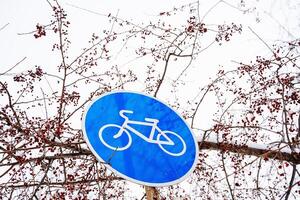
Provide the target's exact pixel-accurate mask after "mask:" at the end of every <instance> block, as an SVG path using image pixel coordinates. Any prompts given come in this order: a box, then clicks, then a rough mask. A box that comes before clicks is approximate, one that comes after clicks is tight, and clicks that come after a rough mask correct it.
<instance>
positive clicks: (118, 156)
mask: <svg viewBox="0 0 300 200" xmlns="http://www.w3.org/2000/svg"><path fill="white" fill-rule="evenodd" d="M121 110H130V111H132V112H133V113H125V114H124V115H125V116H126V117H128V119H129V120H130V121H134V122H142V123H148V124H149V122H145V118H152V119H157V120H159V122H158V123H157V127H159V129H158V130H156V131H155V132H154V135H153V139H152V140H151V141H150V142H149V141H146V140H145V139H143V137H141V136H140V135H138V134H136V133H134V132H132V131H131V130H129V129H128V128H126V130H127V131H128V133H129V136H128V135H127V134H126V132H124V131H123V132H122V134H121V135H120V136H119V137H117V138H114V137H113V136H115V135H116V134H117V133H118V131H119V130H120V129H121V127H122V125H124V122H125V118H124V117H122V116H120V111H121ZM104 126H106V128H104V129H102V132H101V131H100V129H101V128H102V127H104ZM127 126H130V127H132V128H133V129H134V130H137V131H138V132H139V133H140V134H142V135H144V137H145V138H149V136H150V132H151V129H152V127H151V126H146V125H144V124H130V123H129V122H128V124H127ZM123 127H124V126H123ZM83 130H84V134H85V139H86V141H87V143H88V144H89V147H90V148H91V150H92V151H93V153H94V154H95V155H96V156H97V158H98V159H99V160H101V161H105V162H106V163H108V164H109V166H110V168H111V169H112V170H113V171H114V172H116V173H118V174H119V175H121V176H122V177H124V178H126V179H129V180H131V181H133V182H136V183H139V184H144V185H150V186H165V185H171V184H174V183H177V182H179V181H182V180H183V179H184V178H186V176H187V175H188V174H189V173H190V172H191V171H192V170H193V168H194V166H195V164H196V160H197V156H198V155H197V154H198V149H197V143H196V141H195V137H194V136H193V134H192V132H191V131H190V129H189V127H188V126H187V125H186V123H185V122H184V120H183V119H182V117H180V116H179V115H178V114H177V113H176V112H175V111H173V110H172V109H171V108H170V107H169V106H167V105H165V104H164V103H162V102H160V101H159V100H157V99H155V98H153V97H150V96H147V95H143V94H140V93H134V92H126V91H119V92H113V93H108V94H106V95H103V96H101V97H99V98H98V99H96V100H94V101H93V102H92V104H91V105H90V106H89V108H88V109H87V111H86V113H85V116H84V121H83ZM159 130H161V131H162V132H163V134H165V135H167V136H168V137H169V139H170V140H172V142H174V145H173V144H161V146H162V147H163V148H164V149H165V151H164V150H163V149H162V148H161V147H160V146H159V145H158V143H159V142H161V141H164V142H168V139H166V138H165V137H164V135H161V134H162V133H161V132H159ZM164 131H171V132H173V133H175V135H174V134H172V133H169V132H164ZM176 134H177V135H179V137H181V138H182V140H183V141H184V143H185V147H184V144H183V143H182V141H181V140H180V138H179V137H177V136H176ZM100 135H101V137H102V138H103V140H104V141H105V142H106V143H107V144H108V145H110V146H111V147H108V145H107V144H104V143H103V142H102V141H101V140H100ZM159 135H160V136H159ZM129 137H131V144H130V146H129V147H128V148H126V149H124V150H120V149H121V148H122V147H124V146H126V145H127V144H128V142H129V140H130V139H129ZM112 147H115V148H112ZM184 148H186V149H185V150H184V151H183V149H184ZM168 152H170V153H168ZM180 152H182V155H181V154H180Z"/></svg>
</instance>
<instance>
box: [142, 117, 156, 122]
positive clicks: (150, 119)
mask: <svg viewBox="0 0 300 200" xmlns="http://www.w3.org/2000/svg"><path fill="white" fill-rule="evenodd" d="M145 121H146V122H159V120H158V119H153V118H147V117H146V118H145Z"/></svg>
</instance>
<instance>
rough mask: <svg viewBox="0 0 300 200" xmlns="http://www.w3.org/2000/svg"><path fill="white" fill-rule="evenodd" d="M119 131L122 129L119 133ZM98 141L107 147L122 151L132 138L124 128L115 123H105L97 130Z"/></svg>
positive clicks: (126, 147)
mask: <svg viewBox="0 0 300 200" xmlns="http://www.w3.org/2000/svg"><path fill="white" fill-rule="evenodd" d="M120 131H122V132H121V133H120ZM99 138H100V141H101V142H102V143H103V144H104V145H105V146H106V147H108V148H110V149H112V150H115V151H124V150H126V149H128V148H129V147H130V145H131V143H132V138H131V135H130V134H129V132H128V131H127V130H126V129H123V128H122V127H121V126H119V125H117V124H106V125H104V126H102V127H101V128H100V130H99Z"/></svg>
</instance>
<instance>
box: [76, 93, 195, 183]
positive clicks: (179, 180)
mask: <svg viewBox="0 0 300 200" xmlns="http://www.w3.org/2000/svg"><path fill="white" fill-rule="evenodd" d="M126 92H129V93H135V94H140V95H144V96H147V97H150V98H152V99H155V100H157V101H159V102H160V103H162V104H164V105H165V106H167V107H168V108H170V109H171V110H173V111H174V112H175V113H176V114H177V115H178V116H179V117H180V118H181V119H182V120H183V122H184V123H185V125H186V126H187V127H188V129H189V131H190V132H191V133H192V136H193V139H194V142H195V148H196V157H195V160H194V163H193V165H192V167H191V168H190V170H189V171H188V172H187V173H186V174H185V175H184V176H182V177H181V178H179V179H177V180H175V181H170V182H166V183H148V182H144V181H139V180H136V179H133V178H131V177H129V176H126V175H124V174H122V173H121V172H118V171H117V170H115V169H114V168H113V167H111V166H110V165H107V167H108V169H109V170H111V171H112V172H114V173H115V174H117V175H119V176H120V177H122V178H124V179H125V180H129V181H132V182H134V183H137V184H140V185H146V186H152V187H163V186H170V185H174V184H177V183H180V182H182V181H183V180H185V179H186V178H187V177H188V176H189V175H190V174H191V173H192V172H193V171H194V169H195V167H196V164H197V162H198V156H199V147H198V143H197V139H196V137H195V135H194V133H193V132H192V130H191V128H190V127H189V125H188V124H187V123H186V121H185V120H184V119H183V118H182V116H181V115H180V114H179V113H178V112H177V111H176V110H174V109H173V108H171V107H170V106H169V105H168V104H166V103H164V102H162V101H161V100H159V99H157V98H156V97H152V96H150V95H148V94H144V93H141V92H134V91H128V90H116V91H112V92H107V93H105V94H102V95H100V96H98V97H96V98H95V99H94V100H92V102H91V103H90V104H89V105H88V106H87V107H86V109H85V110H84V114H83V118H82V123H81V126H82V131H83V137H84V140H85V141H86V143H87V144H88V147H89V148H90V150H91V151H92V153H93V154H94V155H95V156H96V158H97V159H98V161H100V162H104V163H106V162H105V160H103V159H102V158H101V157H100V156H99V155H98V154H97V153H96V151H95V150H94V148H93V146H92V145H91V144H90V141H89V140H88V137H87V133H86V131H85V117H86V114H87V111H88V110H89V109H90V107H91V105H93V103H94V102H95V101H97V100H98V99H100V98H102V97H104V96H107V95H111V94H114V93H126Z"/></svg>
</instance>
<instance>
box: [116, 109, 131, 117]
mask: <svg viewBox="0 0 300 200" xmlns="http://www.w3.org/2000/svg"><path fill="white" fill-rule="evenodd" d="M125 113H129V114H132V113H133V111H132V110H120V112H119V114H120V116H121V117H123V118H127V117H126V116H125V115H124V114H125Z"/></svg>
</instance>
